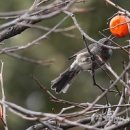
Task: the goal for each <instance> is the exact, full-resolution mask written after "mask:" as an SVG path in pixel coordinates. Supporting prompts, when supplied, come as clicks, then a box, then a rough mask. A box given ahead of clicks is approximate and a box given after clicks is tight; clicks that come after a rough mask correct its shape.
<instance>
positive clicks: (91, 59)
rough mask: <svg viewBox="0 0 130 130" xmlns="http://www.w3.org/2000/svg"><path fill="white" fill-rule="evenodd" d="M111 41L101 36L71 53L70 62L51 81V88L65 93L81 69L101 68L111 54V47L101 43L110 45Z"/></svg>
mask: <svg viewBox="0 0 130 130" xmlns="http://www.w3.org/2000/svg"><path fill="white" fill-rule="evenodd" d="M111 43H112V41H111V40H110V39H109V38H108V37H105V38H102V39H100V40H99V41H98V42H94V43H92V44H90V45H89V46H88V48H87V47H86V48H84V49H82V50H80V51H79V52H77V53H75V54H74V55H72V56H71V57H70V58H69V59H71V60H72V59H73V62H72V64H71V65H70V67H68V68H67V69H66V70H65V71H64V72H62V73H61V74H60V75H59V76H58V77H57V78H55V79H54V80H52V81H51V89H53V90H55V92H56V93H61V92H63V93H66V92H67V90H68V88H69V87H70V85H71V83H72V81H73V80H74V79H75V77H76V76H77V75H78V74H79V73H80V72H82V71H90V72H92V66H93V69H94V70H97V69H99V68H101V66H103V65H104V64H105V63H106V62H107V61H108V60H109V59H110V58H111V56H112V49H111V48H108V47H106V46H103V45H108V46H109V45H111Z"/></svg>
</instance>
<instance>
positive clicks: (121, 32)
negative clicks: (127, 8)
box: [109, 15, 130, 38]
mask: <svg viewBox="0 0 130 130" xmlns="http://www.w3.org/2000/svg"><path fill="white" fill-rule="evenodd" d="M128 24H129V26H130V19H129V18H128V17H127V16H125V15H116V16H115V17H113V18H112V19H111V20H110V24H109V29H110V32H111V33H112V35H113V36H116V37H118V38H121V37H125V36H127V35H128V34H129V29H128Z"/></svg>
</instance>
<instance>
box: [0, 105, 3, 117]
mask: <svg viewBox="0 0 130 130" xmlns="http://www.w3.org/2000/svg"><path fill="white" fill-rule="evenodd" d="M0 118H1V119H2V118H3V107H2V105H1V104H0Z"/></svg>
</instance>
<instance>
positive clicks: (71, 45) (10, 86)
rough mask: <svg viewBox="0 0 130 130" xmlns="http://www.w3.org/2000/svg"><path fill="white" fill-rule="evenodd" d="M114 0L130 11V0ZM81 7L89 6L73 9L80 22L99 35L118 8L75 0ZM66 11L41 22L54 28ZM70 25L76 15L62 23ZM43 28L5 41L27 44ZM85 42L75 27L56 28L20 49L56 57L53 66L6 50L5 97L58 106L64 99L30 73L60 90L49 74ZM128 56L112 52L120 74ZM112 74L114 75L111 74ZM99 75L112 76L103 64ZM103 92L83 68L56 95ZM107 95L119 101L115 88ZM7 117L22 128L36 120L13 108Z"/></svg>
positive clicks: (6, 1)
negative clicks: (17, 113)
mask: <svg viewBox="0 0 130 130" xmlns="http://www.w3.org/2000/svg"><path fill="white" fill-rule="evenodd" d="M113 1H114V2H115V3H117V4H119V5H121V6H122V7H123V8H125V9H126V10H128V11H130V9H129V5H130V1H129V0H127V1H125V2H124V0H113ZM32 3H33V0H1V1H0V13H2V12H10V11H19V10H26V9H28V8H29V7H30V6H31V5H32ZM77 7H79V8H84V9H86V11H85V12H82V13H78V12H77V13H75V16H76V18H77V20H78V22H79V25H80V26H81V27H82V29H83V30H84V31H85V32H87V34H88V35H90V36H91V37H92V38H94V39H96V40H99V39H100V38H102V37H103V36H102V35H101V34H100V33H99V31H101V32H103V29H106V28H108V23H109V20H108V19H109V18H110V17H111V16H112V15H113V14H114V13H116V12H117V10H116V9H115V8H113V7H111V6H110V5H108V4H106V3H105V1H104V0H87V1H86V2H83V3H82V2H80V3H76V4H75V5H74V7H73V8H77ZM64 16H65V15H64V14H60V15H58V16H56V17H53V18H50V19H47V20H42V22H40V23H39V25H42V26H44V27H49V28H52V27H53V26H55V25H56V24H57V23H58V21H59V20H61V19H62V18H63V17H64ZM5 21H6V20H5ZM5 21H4V20H1V21H0V23H1V24H2V23H4V22H5ZM72 25H73V21H72V20H71V18H69V19H68V20H67V21H65V22H64V23H63V24H62V25H61V26H60V28H66V27H69V26H72ZM44 33H46V31H43V30H38V29H28V30H26V31H24V32H23V33H22V34H20V35H17V36H15V37H12V38H10V39H8V40H5V41H3V42H4V43H5V44H4V45H2V46H1V47H9V46H14V45H20V44H21V45H23V44H26V43H29V42H31V41H33V40H34V39H36V38H37V37H38V36H41V35H43V34H44ZM103 33H104V34H105V35H106V36H109V35H110V32H109V30H107V31H105V32H103ZM127 39H128V37H126V38H123V39H115V41H116V42H118V43H119V44H120V45H122V44H123V45H124V44H126V40H127ZM82 48H84V44H83V40H82V36H81V35H80V33H79V31H78V30H77V29H73V30H71V31H68V32H65V33H58V32H57V33H52V34H51V35H49V37H48V39H46V40H43V41H40V44H39V45H36V46H33V47H31V48H29V49H26V50H24V51H20V52H18V54H20V55H22V56H26V57H30V58H34V59H40V60H50V59H53V60H54V62H53V63H52V64H51V65H49V66H42V65H38V64H33V63H29V62H25V61H22V60H19V59H15V58H12V57H9V56H7V55H5V54H2V55H0V60H2V61H3V62H4V71H3V77H4V88H5V94H6V100H7V101H11V102H14V103H16V104H18V105H20V106H23V107H25V108H28V109H31V110H35V111H43V112H59V111H60V110H61V108H62V107H63V106H64V107H65V105H63V104H58V103H54V102H51V101H50V100H49V97H48V95H47V94H46V93H45V92H43V91H42V90H41V89H40V88H39V86H38V85H37V84H36V82H35V81H34V79H33V78H32V77H33V76H35V77H37V79H38V80H39V81H40V82H41V83H42V84H43V85H44V86H46V88H47V89H48V90H50V91H51V92H52V93H53V94H54V95H56V94H55V92H53V91H52V90H51V89H50V83H51V80H53V79H54V78H56V77H57V76H58V75H59V74H60V73H61V72H62V71H64V70H65V69H66V68H67V67H68V66H69V65H70V64H71V62H72V61H69V60H68V58H69V57H70V56H71V55H73V54H74V53H76V52H77V51H79V50H80V49H82ZM124 60H126V61H127V55H126V54H125V53H124V52H123V51H119V50H118V51H117V50H116V51H114V52H113V57H112V58H111V60H110V63H111V65H112V68H113V69H114V70H115V71H116V72H117V73H118V74H119V73H120V72H121V71H122V61H124ZM110 76H111V77H112V78H113V76H112V75H111V74H110ZM96 81H97V83H98V84H100V85H101V86H103V87H106V88H107V87H108V86H109V85H110V82H109V81H110V80H109V78H108V77H107V76H106V74H105V73H104V72H103V71H101V70H99V71H97V72H96ZM119 87H120V86H119ZM100 93H101V91H100V90H99V89H98V88H96V87H95V86H93V81H92V77H91V75H90V74H89V73H88V72H84V73H81V74H79V75H78V76H77V78H76V79H75V81H74V82H73V84H72V85H71V87H70V89H69V90H68V93H66V94H59V95H56V96H57V97H60V98H63V99H65V100H69V101H73V102H92V101H93V100H94V99H95V98H96V97H97V96H98V95H99V94H100ZM108 96H109V99H110V101H111V102H110V103H111V104H115V103H117V101H118V99H119V97H118V96H113V95H112V94H109V95H108ZM100 103H102V104H105V100H101V101H100ZM7 118H8V125H9V128H10V130H16V129H19V130H24V129H26V128H28V127H29V126H30V125H31V124H34V122H28V121H25V120H23V119H21V118H19V117H17V116H15V115H13V114H11V113H10V112H8V113H7Z"/></svg>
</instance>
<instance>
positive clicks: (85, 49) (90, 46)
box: [69, 43, 96, 60]
mask: <svg viewBox="0 0 130 130" xmlns="http://www.w3.org/2000/svg"><path fill="white" fill-rule="evenodd" d="M95 45H96V43H95V44H90V45H89V46H88V47H89V49H90V50H92V48H93V47H94V46H95ZM85 51H86V52H88V50H87V48H84V49H82V50H80V51H78V52H77V53H75V54H74V55H72V56H71V57H69V60H72V59H75V58H76V56H77V55H78V54H80V53H83V52H85ZM88 54H89V53H88Z"/></svg>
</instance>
